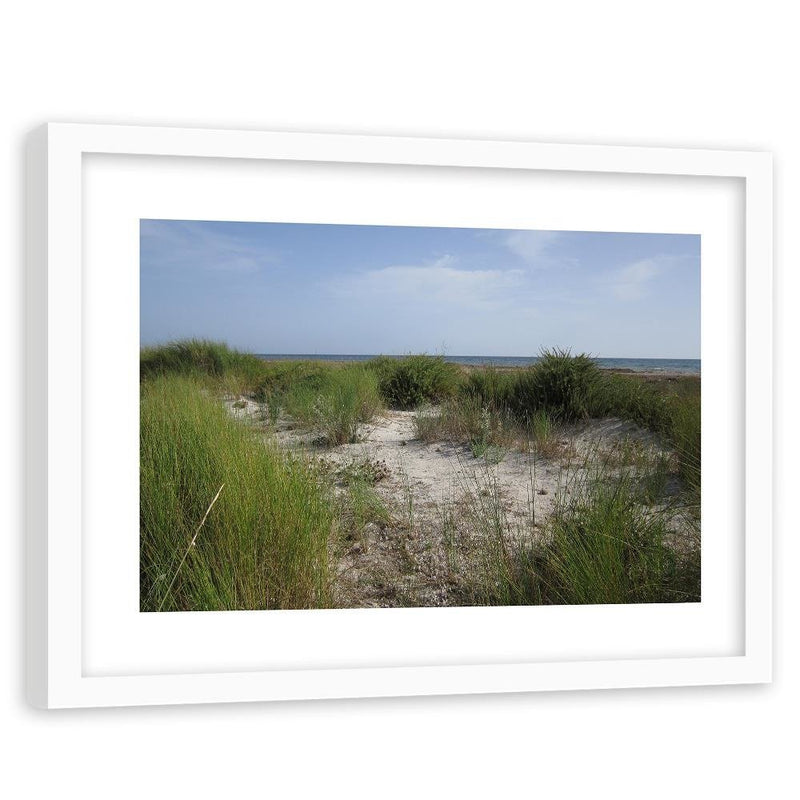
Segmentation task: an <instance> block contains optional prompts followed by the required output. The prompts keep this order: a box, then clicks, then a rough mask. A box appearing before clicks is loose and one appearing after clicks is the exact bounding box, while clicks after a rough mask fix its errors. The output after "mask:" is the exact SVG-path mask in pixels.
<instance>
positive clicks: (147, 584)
mask: <svg viewBox="0 0 800 800" xmlns="http://www.w3.org/2000/svg"><path fill="white" fill-rule="evenodd" d="M140 454H141V455H140V553H141V560H140V608H141V610H142V611H157V610H165V611H207V610H231V609H264V608H317V607H325V606H328V605H330V602H331V599H330V585H329V573H328V560H327V559H328V537H329V534H330V531H331V527H332V525H333V521H334V516H333V510H332V504H331V500H330V498H329V497H328V495H327V493H326V492H325V491H324V489H323V488H322V487H321V485H320V484H319V483H318V482H317V481H316V480H315V478H314V475H313V474H312V472H311V471H310V470H309V468H308V467H307V466H306V465H305V464H304V463H303V462H301V461H299V460H296V459H293V458H291V457H288V456H287V455H285V454H283V453H281V452H280V451H279V450H278V449H277V447H276V446H275V445H273V444H270V443H265V442H264V441H263V440H261V439H258V438H256V436H255V435H254V434H253V432H252V431H251V430H250V429H248V428H247V426H245V425H242V424H241V423H240V422H237V421H236V420H234V419H232V418H231V417H230V416H229V415H228V414H227V412H226V411H225V409H224V408H223V406H222V404H221V403H219V402H218V401H217V400H215V399H214V398H213V397H212V396H210V394H209V393H208V392H206V391H204V389H203V384H202V383H201V382H200V381H199V380H197V379H192V378H189V377H185V376H178V375H162V376H157V377H153V378H152V379H150V380H148V381H145V382H144V383H143V384H142V390H141V427H140ZM223 484H224V489H223V490H222V492H221V493H220V494H219V498H218V500H217V502H216V503H215V504H214V505H213V508H211V510H210V511H209V512H208V517H207V519H206V521H205V523H204V524H203V526H202V528H201V529H200V530H199V532H198V526H199V525H200V524H201V521H202V520H203V517H204V515H205V514H206V511H207V510H208V508H209V504H210V503H211V501H212V499H213V498H214V496H215V494H216V493H217V492H218V491H219V489H220V487H221V486H223ZM195 533H197V539H196V544H195V545H194V546H190V542H191V541H192V537H193V536H194V535H195ZM184 557H185V561H183V562H182V558H184Z"/></svg>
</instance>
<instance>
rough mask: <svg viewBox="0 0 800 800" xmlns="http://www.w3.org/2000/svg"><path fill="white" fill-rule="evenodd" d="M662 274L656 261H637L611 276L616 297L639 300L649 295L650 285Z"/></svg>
mask: <svg viewBox="0 0 800 800" xmlns="http://www.w3.org/2000/svg"><path fill="white" fill-rule="evenodd" d="M660 272H661V268H660V266H659V264H658V263H657V262H656V260H655V259H652V258H648V259H644V260H642V261H635V262H634V263H633V264H628V265H627V266H625V267H622V268H620V269H618V270H616V271H614V272H613V273H611V275H610V276H609V283H610V284H611V290H612V292H613V293H614V295H615V296H616V297H617V298H619V299H620V300H639V299H640V298H642V297H645V296H646V295H647V293H648V288H649V287H648V284H649V283H650V281H652V280H653V278H655V277H656V276H657V275H659V274H660Z"/></svg>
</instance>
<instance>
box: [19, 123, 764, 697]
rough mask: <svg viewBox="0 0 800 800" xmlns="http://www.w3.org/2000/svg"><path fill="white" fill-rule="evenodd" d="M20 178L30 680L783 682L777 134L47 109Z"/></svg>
mask: <svg viewBox="0 0 800 800" xmlns="http://www.w3.org/2000/svg"><path fill="white" fill-rule="evenodd" d="M28 189H29V192H28V197H29V208H28V223H29V252H28V274H29V287H28V298H29V307H28V323H29V325H28V354H27V360H28V378H29V382H28V387H27V390H28V395H27V397H28V412H29V413H28V423H27V424H28V430H27V437H28V453H29V458H28V471H29V472H28V488H29V493H28V531H27V536H28V568H29V574H28V621H27V631H28V651H29V652H28V683H29V697H30V700H31V702H32V703H34V704H36V705H39V706H43V707H48V708H61V707H76V706H108V705H143V704H165V703H200V702H234V701H256V700H290V699H314V698H343V697H373V696H403V695H423V694H456V693H458V694H462V693H477V692H525V691H534V690H559V689H599V688H621V687H645V686H679V685H697V684H722V683H759V682H767V681H769V680H770V674H771V647H772V643H771V502H772V500H771V491H772V487H771V461H772V444H771V437H772V430H771V383H772V373H771V370H772V366H771V359H772V356H771V313H772V312H771V291H772V288H771V285H772V284H771V270H772V265H771V259H772V253H771V247H772V244H771V242H772V228H771V225H772V217H771V214H772V210H771V197H772V166H771V158H770V156H769V155H767V154H764V153H753V152H730V151H699V150H698V151H693V150H682V149H660V148H658V149H657V148H639V147H605V146H602V147H601V146H584V145H560V144H533V143H521V142H489V141H462V140H444V139H413V138H391V137H372V136H350V135H346V136H345V135H321V134H300V133H265V132H254V131H214V130H196V129H191V130H190V129H170V128H143V127H142V128H140V127H120V126H105V125H71V124H55V125H47V126H45V127H43V128H42V129H40V130H37V131H36V132H34V133H33V134H32V135H31V138H30V143H29V179H28ZM701 376H702V377H701ZM701 380H702V400H701ZM701 452H702V459H701ZM701 464H702V468H701Z"/></svg>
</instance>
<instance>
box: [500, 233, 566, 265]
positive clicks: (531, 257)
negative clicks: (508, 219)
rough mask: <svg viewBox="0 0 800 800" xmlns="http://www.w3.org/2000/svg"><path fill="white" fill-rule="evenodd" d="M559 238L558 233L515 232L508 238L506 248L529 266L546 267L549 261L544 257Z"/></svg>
mask: <svg viewBox="0 0 800 800" xmlns="http://www.w3.org/2000/svg"><path fill="white" fill-rule="evenodd" d="M558 238H559V234H558V233H557V232H556V231H513V232H512V233H510V234H508V236H507V237H506V239H505V246H506V247H507V248H508V249H509V250H510V251H511V252H512V253H514V254H516V255H518V256H519V257H520V258H522V259H523V260H524V261H525V262H526V263H527V264H530V265H531V266H535V267H544V266H547V265H548V264H549V260H548V259H544V258H542V256H543V255H544V253H545V251H546V250H547V249H548V248H549V247H550V245H552V244H553V243H554V242H555V241H556V240H557V239H558Z"/></svg>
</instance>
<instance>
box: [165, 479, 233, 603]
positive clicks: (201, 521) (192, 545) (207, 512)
mask: <svg viewBox="0 0 800 800" xmlns="http://www.w3.org/2000/svg"><path fill="white" fill-rule="evenodd" d="M224 488H225V484H224V483H223V484H222V486H220V487H219V489H217V493H216V494H215V495H214V499H213V500H212V501H211V503H209V506H208V508H207V509H206V513H205V514H203V519H201V520H200V524H199V525H198V526H197V530H196V531H195V532H194V536H192V541H191V542H189V546H188V547H187V548H186V552H185V553H184V554H183V558H182V559H181V563H180V564H178V568H177V569H176V570H175V574H174V575H173V576H172V580H171V581H170V582H169V586H167V591H166V592H164V597H163V598H162V599H161V604H160V605H159V606H158V610H159V611H161V609H162V608H163V607H164V603H166V602H167V598H168V597H169V593H170V591H172V585H173V584H174V583H175V579H176V578H177V577H178V573H179V572H180V571H181V567H182V566H183V562H184V561H186V557H187V556H188V555H189V551H190V550H191V549H192V548H193V547H194V543H195V542H196V541H197V534H198V533H200V528H202V527H203V525H204V524H205V521H206V520H207V519H208V515H209V513H210V512H211V509H212V508H213V506H214V503H216V502H217V499H218V498H219V496H220V494H221V492H222V490H223V489H224Z"/></svg>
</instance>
